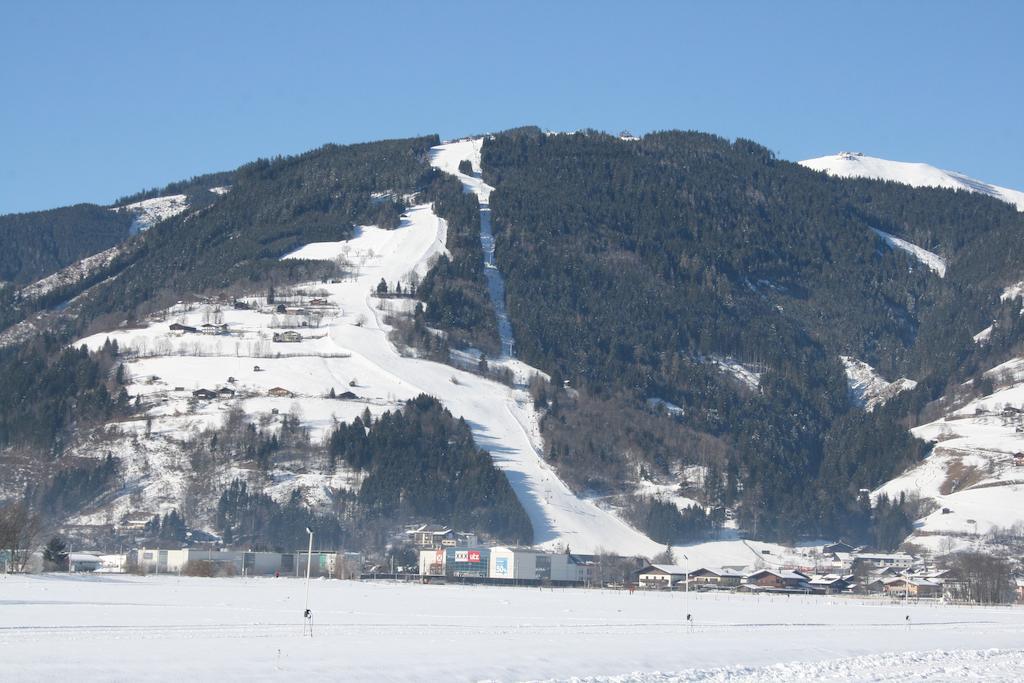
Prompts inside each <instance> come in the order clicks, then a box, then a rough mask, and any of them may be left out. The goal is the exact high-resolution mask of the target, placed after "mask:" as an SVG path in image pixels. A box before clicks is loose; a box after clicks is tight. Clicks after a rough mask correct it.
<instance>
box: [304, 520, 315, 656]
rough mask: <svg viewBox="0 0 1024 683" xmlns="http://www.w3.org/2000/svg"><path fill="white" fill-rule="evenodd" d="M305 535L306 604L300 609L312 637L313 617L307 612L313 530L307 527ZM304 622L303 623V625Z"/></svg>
mask: <svg viewBox="0 0 1024 683" xmlns="http://www.w3.org/2000/svg"><path fill="white" fill-rule="evenodd" d="M306 533H307V534H309V550H308V551H306V604H305V606H304V607H303V609H302V618H303V619H304V620H305V621H308V622H310V627H309V635H310V636H312V635H313V624H312V619H313V615H312V613H311V612H310V611H309V570H310V569H311V568H312V566H313V530H312V529H310V528H309V527H307V528H306ZM305 621H304V622H303V623H304V624H305Z"/></svg>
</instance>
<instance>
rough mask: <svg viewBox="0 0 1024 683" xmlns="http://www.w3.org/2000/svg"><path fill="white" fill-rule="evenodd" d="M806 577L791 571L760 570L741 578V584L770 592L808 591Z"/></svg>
mask: <svg viewBox="0 0 1024 683" xmlns="http://www.w3.org/2000/svg"><path fill="white" fill-rule="evenodd" d="M809 578H810V577H808V576H807V575H806V574H804V573H803V572H799V571H796V570H793V569H762V570H760V571H756V572H754V573H753V574H748V575H746V576H745V577H743V583H744V584H745V585H747V586H748V587H751V588H762V589H772V590H810V586H809V585H808V584H807V581H808V579H809Z"/></svg>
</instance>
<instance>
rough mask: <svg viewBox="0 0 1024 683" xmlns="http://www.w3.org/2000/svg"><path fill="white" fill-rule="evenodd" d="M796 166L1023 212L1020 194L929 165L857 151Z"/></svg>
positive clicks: (1022, 196) (807, 161)
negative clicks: (959, 195)
mask: <svg viewBox="0 0 1024 683" xmlns="http://www.w3.org/2000/svg"><path fill="white" fill-rule="evenodd" d="M799 163H800V165H801V166H806V167H807V168H810V169H813V170H815V171H824V172H825V173H828V174H829V175H832V176H837V177H840V178H873V179H875V180H890V181H892V182H895V183H903V184H904V185H910V186H912V187H945V188H949V189H952V190H962V191H965V192H978V193H980V194H986V195H988V196H990V197H995V198H996V199H999V200H1001V201H1004V202H1006V203H1007V204H1012V205H1014V206H1015V207H1017V210H1018V211H1024V192H1021V191H1020V190H1011V189H1009V188H1005V187H1000V186H998V185H992V184H991V183H986V182H984V181H982V180H977V179H976V178H971V177H970V176H968V175H965V174H963V173H958V172H957V171H945V170H943V169H941V168H936V167H935V166H932V165H930V164H923V163H913V162H906V161H890V160H888V159H879V158H878V157H870V156H866V155H864V154H862V153H861V152H839V153H838V154H833V155H831V156H824V157H817V158H815V159H805V160H803V161H801V162H799Z"/></svg>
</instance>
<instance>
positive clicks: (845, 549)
mask: <svg viewBox="0 0 1024 683" xmlns="http://www.w3.org/2000/svg"><path fill="white" fill-rule="evenodd" d="M856 550H858V549H857V548H855V547H853V546H852V545H850V544H849V543H843V542H842V541H836V542H835V543H829V544H828V545H826V546H824V547H823V548H822V549H821V554H822V555H831V554H832V553H852V552H855V551H856Z"/></svg>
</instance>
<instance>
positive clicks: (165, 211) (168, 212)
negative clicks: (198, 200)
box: [113, 188, 223, 235]
mask: <svg viewBox="0 0 1024 683" xmlns="http://www.w3.org/2000/svg"><path fill="white" fill-rule="evenodd" d="M218 189H223V188H218ZM218 194H221V193H218ZM187 209H188V197H186V196H185V195H183V194H172V195H167V196H166V197H153V198H152V199H143V200H142V201H139V202H133V203H131V204H125V205H124V206H118V207H115V208H114V209H113V210H114V211H129V212H131V213H133V214H135V220H134V221H132V225H131V229H130V232H131V234H133V235H137V234H139V233H140V232H145V231H146V230H149V229H150V228H152V227H153V226H154V225H156V224H157V223H159V222H160V221H162V220H166V219H168V218H170V217H171V216H177V215H178V214H179V213H181V212H182V211H185V210H187Z"/></svg>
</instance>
